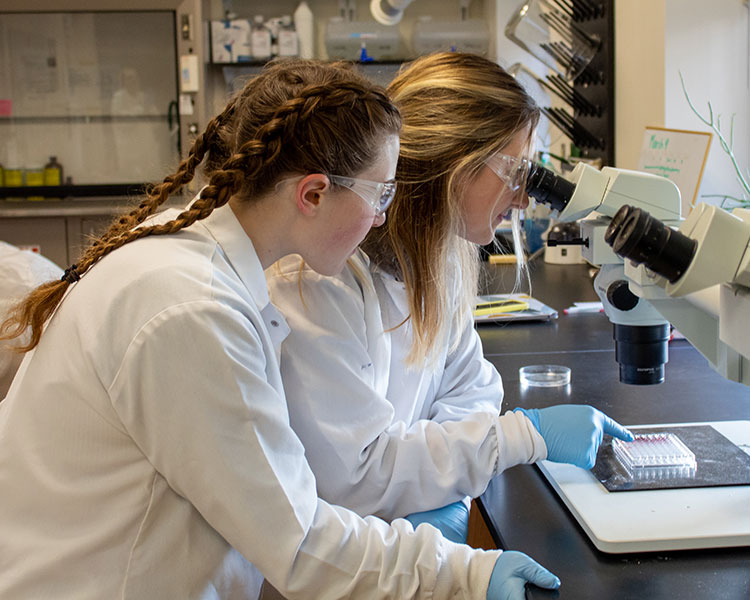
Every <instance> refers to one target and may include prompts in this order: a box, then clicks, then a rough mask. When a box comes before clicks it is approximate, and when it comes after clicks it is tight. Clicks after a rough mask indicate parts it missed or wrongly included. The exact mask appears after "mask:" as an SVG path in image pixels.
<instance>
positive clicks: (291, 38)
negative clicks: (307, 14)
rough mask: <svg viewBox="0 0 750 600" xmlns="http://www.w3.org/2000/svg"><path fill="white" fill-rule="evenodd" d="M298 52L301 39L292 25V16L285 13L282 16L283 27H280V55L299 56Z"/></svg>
mask: <svg viewBox="0 0 750 600" xmlns="http://www.w3.org/2000/svg"><path fill="white" fill-rule="evenodd" d="M298 54H299V40H298V38H297V32H296V31H295V29H294V25H292V17H291V16H289V15H284V16H283V17H281V27H279V56H297V55H298Z"/></svg>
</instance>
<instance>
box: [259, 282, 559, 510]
mask: <svg viewBox="0 0 750 600" xmlns="http://www.w3.org/2000/svg"><path fill="white" fill-rule="evenodd" d="M291 272H292V271H291V270H290V271H289V273H291ZM289 273H287V274H284V273H282V274H277V275H275V276H271V277H270V278H269V289H270V291H271V297H272V301H273V302H274V304H275V305H276V306H277V307H278V308H279V310H281V312H282V313H283V314H284V316H285V318H286V319H287V322H288V323H289V326H290V328H291V334H290V335H289V337H288V338H287V339H286V340H285V341H284V343H283V344H282V358H281V371H282V375H283V379H284V389H285V391H286V394H287V400H288V403H289V406H290V419H291V424H292V427H293V428H294V430H295V431H296V432H297V435H298V436H299V437H300V439H301V440H302V443H303V444H304V445H305V448H306V450H307V457H308V461H309V462H310V465H311V467H312V469H313V472H314V473H315V476H316V479H317V481H318V491H319V493H320V495H321V497H322V498H325V499H326V500H328V501H329V502H333V503H335V504H341V505H343V506H347V507H348V508H351V509H352V510H354V511H356V512H357V513H359V514H360V515H367V514H374V515H378V516H380V517H382V518H384V519H386V520H390V519H393V518H395V517H403V516H406V515H408V514H411V513H413V512H420V511H424V510H431V509H434V508H436V507H440V506H444V505H446V504H449V503H451V502H455V501H457V500H462V499H464V498H465V497H466V496H471V497H477V496H479V495H480V494H481V493H482V492H483V491H484V490H485V489H486V487H487V485H488V483H489V481H490V480H491V478H492V477H494V476H495V475H497V474H498V473H500V472H501V471H503V470H504V469H506V468H508V467H509V466H512V465H516V464H521V463H529V462H535V461H536V460H539V459H542V458H545V457H546V446H545V445H544V440H543V439H542V438H541V436H540V435H539V434H538V432H537V431H536V429H535V428H534V427H533V425H532V424H531V423H530V422H529V421H528V419H526V418H521V417H522V415H521V414H520V413H508V414H506V415H503V416H500V415H499V408H498V404H499V397H500V395H501V388H500V387H499V377H497V374H496V373H495V375H494V379H493V376H491V375H488V374H487V373H488V372H487V369H486V366H485V365H480V366H479V367H478V368H479V369H480V370H481V371H482V372H483V373H484V374H485V375H486V376H487V377H488V378H489V379H490V380H492V381H491V382H490V383H489V384H488V385H491V384H492V382H494V383H497V384H498V387H497V388H494V389H493V392H492V394H491V396H492V400H491V401H488V402H485V403H484V404H481V403H476V404H481V405H480V406H479V408H477V406H476V404H475V406H474V409H473V410H470V409H469V406H468V405H469V404H471V402H467V403H466V404H467V405H466V406H463V407H459V403H458V402H456V403H454V404H455V407H454V408H449V407H448V404H447V403H446V405H445V408H442V409H441V410H442V413H443V414H444V415H447V414H450V413H451V411H452V419H450V420H448V419H446V420H444V421H443V422H438V421H437V420H426V419H423V420H419V421H416V422H414V423H412V424H411V425H407V424H406V423H404V422H400V421H396V422H394V411H393V406H392V404H391V403H390V402H389V401H388V399H387V398H386V397H385V396H384V393H385V392H384V391H381V390H385V389H387V379H386V382H385V385H383V382H382V381H381V380H380V379H381V378H383V377H385V378H387V377H388V372H387V371H388V364H386V366H385V367H384V369H385V371H383V367H382V365H380V368H378V367H379V365H377V364H375V365H373V363H377V362H378V357H375V356H373V354H371V352H373V353H374V352H375V351H374V350H372V348H371V347H370V346H371V345H373V336H372V332H370V333H371V335H370V337H369V338H368V333H367V331H366V327H367V326H366V323H365V310H366V309H365V307H364V300H363V292H362V289H360V288H359V287H358V285H357V284H352V283H351V282H347V280H346V278H330V277H328V278H326V277H322V276H319V275H317V274H315V273H312V272H311V271H309V270H306V271H304V272H303V276H304V281H303V283H302V286H301V290H302V294H301V295H300V287H299V285H298V282H297V278H296V276H293V275H290V274H289ZM378 326H379V327H380V328H381V329H380V331H381V334H382V327H383V326H382V323H379V324H378ZM474 351H476V349H474ZM380 358H381V360H382V357H380ZM386 362H388V361H386ZM456 368H458V366H457V367H456ZM457 396H459V395H457ZM456 407H459V408H460V410H459V408H456Z"/></svg>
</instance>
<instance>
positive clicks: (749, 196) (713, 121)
mask: <svg viewBox="0 0 750 600" xmlns="http://www.w3.org/2000/svg"><path fill="white" fill-rule="evenodd" d="M679 75H680V84H681V85H682V93H683V94H685V100H687V103H688V105H689V106H690V109H691V110H692V111H693V112H694V113H695V115H696V116H697V117H698V118H699V119H700V120H701V121H702V122H703V123H705V124H706V125H708V126H709V127H710V128H711V129H712V130H713V132H714V133H715V134H716V135H717V137H718V138H719V144H720V145H721V149H722V150H723V151H724V152H725V153H726V154H727V156H729V160H731V161H732V166H733V167H734V173H735V176H736V178H737V183H739V184H740V188H741V189H742V198H737V197H735V196H730V195H729V194H707V195H706V198H722V201H721V205H720V206H721V207H722V208H724V204H725V203H726V202H727V201H730V202H735V203H737V204H738V205H739V206H743V207H750V185H748V181H749V180H750V170H748V169H745V173H744V174H743V173H742V169H741V168H740V166H739V165H738V164H737V159H736V158H735V156H734V150H733V146H734V115H732V118H731V119H730V121H729V140H727V139H726V138H725V137H724V134H723V133H722V132H721V115H716V118H714V109H713V107H712V106H711V102H709V103H708V118H706V117H704V116H703V115H701V114H700V113H699V112H698V110H697V109H696V108H695V106H693V103H692V102H691V101H690V96H688V93H687V90H686V89H685V81H684V80H683V79H682V73H680V74H679Z"/></svg>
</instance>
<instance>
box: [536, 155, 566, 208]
mask: <svg viewBox="0 0 750 600" xmlns="http://www.w3.org/2000/svg"><path fill="white" fill-rule="evenodd" d="M575 189H576V186H575V184H573V183H571V182H570V181H568V180H567V179H565V178H564V177H560V176H559V175H555V174H554V173H553V172H552V171H550V170H549V169H547V168H545V167H543V166H541V165H538V164H536V163H532V164H531V166H530V168H529V174H528V177H527V179H526V193H527V194H528V195H529V196H531V197H532V198H534V199H535V200H536V201H537V202H541V203H542V204H547V205H549V207H550V208H552V209H553V210H557V211H558V212H562V210H563V209H564V208H565V207H566V206H567V205H568V202H570V198H571V196H572V195H573V192H575Z"/></svg>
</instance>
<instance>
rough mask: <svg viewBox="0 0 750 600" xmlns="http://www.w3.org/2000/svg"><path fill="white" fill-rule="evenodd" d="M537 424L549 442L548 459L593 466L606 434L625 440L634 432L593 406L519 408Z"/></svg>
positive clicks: (564, 405) (588, 466)
mask: <svg viewBox="0 0 750 600" xmlns="http://www.w3.org/2000/svg"><path fill="white" fill-rule="evenodd" d="M515 410H520V411H521V412H522V413H523V414H525V415H526V416H527V417H528V418H529V420H531V422H532V423H533V424H534V427H536V429H537V431H538V432H539V433H540V434H541V435H542V437H543V438H544V443H545V444H547V460H551V461H552V462H560V463H570V464H572V465H576V466H577V467H582V468H584V469H590V468H591V467H593V466H594V463H595V462H596V453H597V451H598V450H599V445H600V444H601V443H602V436H603V435H604V434H605V433H607V434H609V435H611V436H613V437H616V438H620V439H621V440H624V441H626V442H632V441H633V434H632V433H630V432H629V431H628V430H627V429H625V428H624V427H623V426H622V425H620V424H619V423H617V422H616V421H613V420H612V419H610V418H609V417H608V416H607V415H605V414H604V413H603V412H601V411H599V410H597V409H595V408H594V407H593V406H581V405H579V404H560V405H559V406H550V407H549V408H530V409H523V408H516V409H515Z"/></svg>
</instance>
